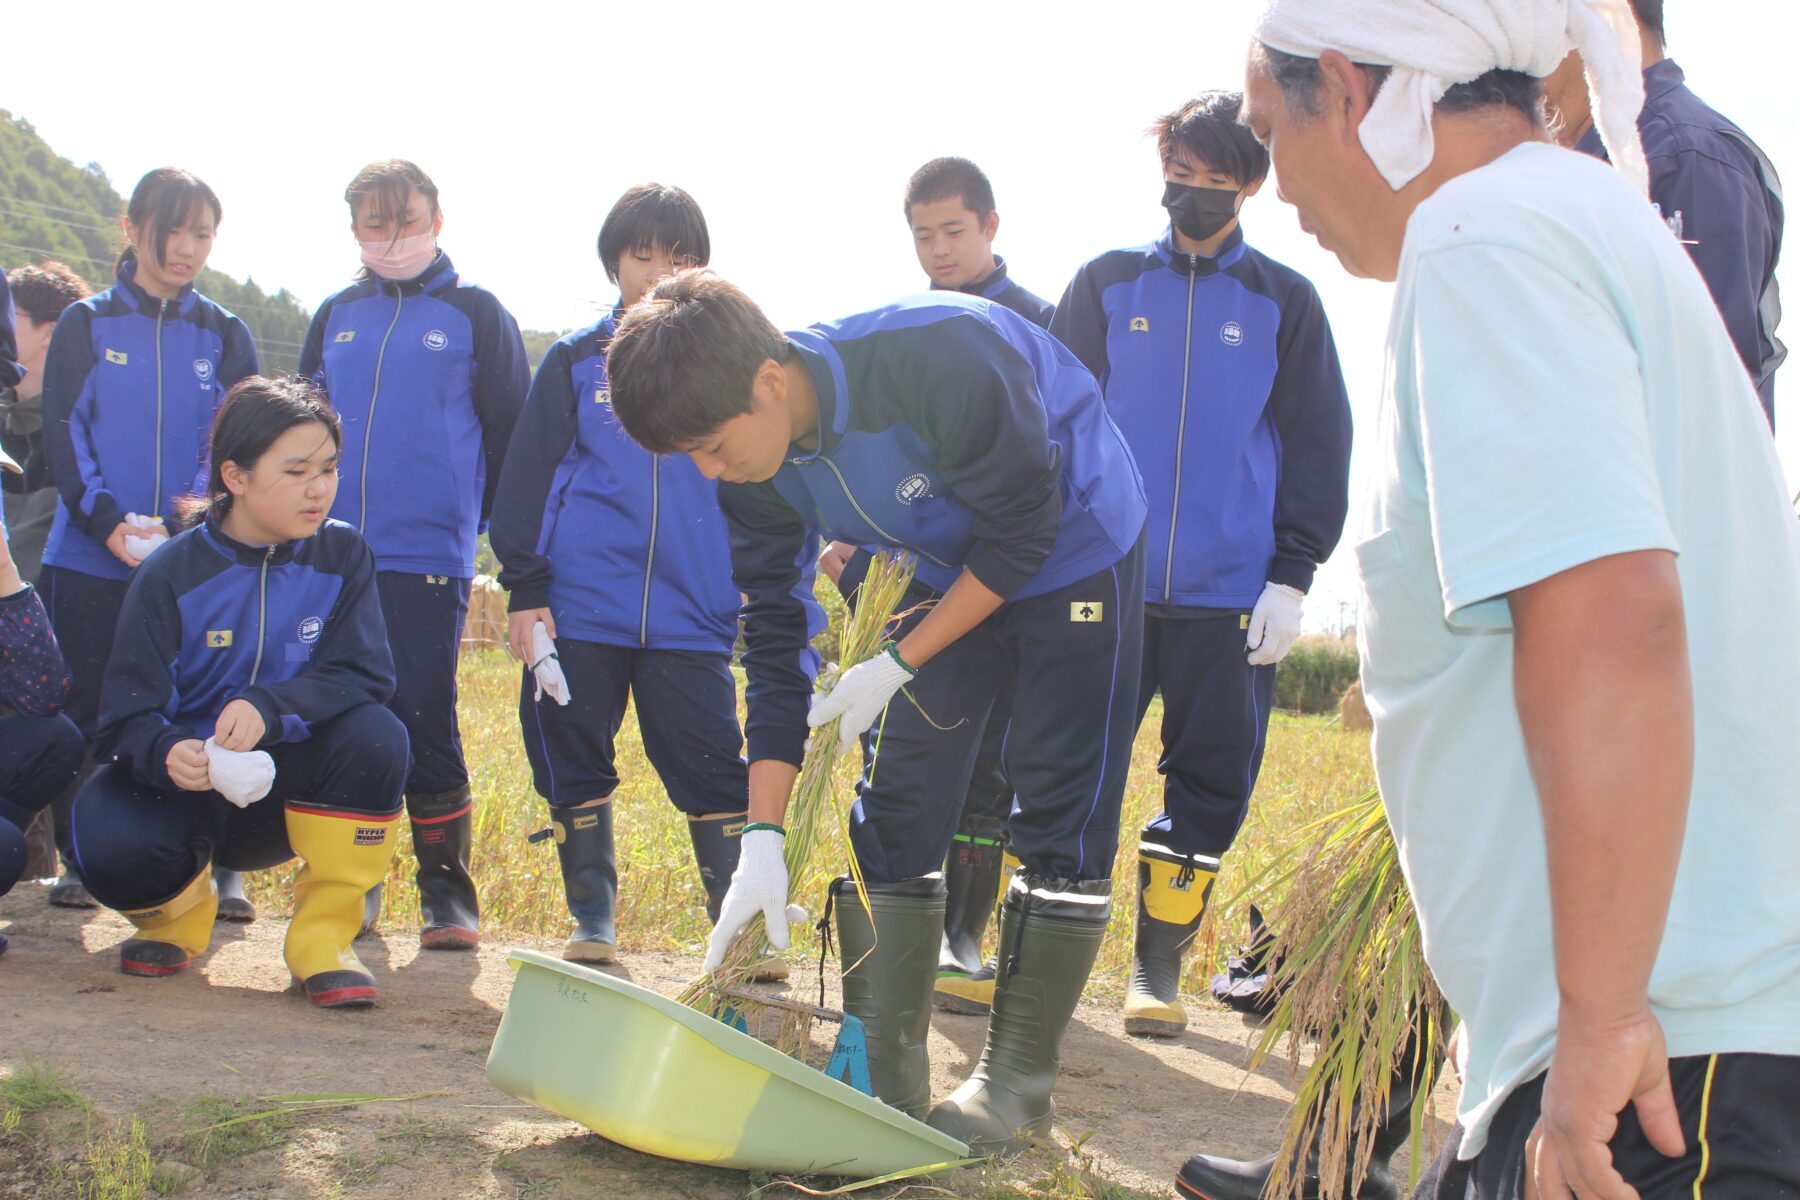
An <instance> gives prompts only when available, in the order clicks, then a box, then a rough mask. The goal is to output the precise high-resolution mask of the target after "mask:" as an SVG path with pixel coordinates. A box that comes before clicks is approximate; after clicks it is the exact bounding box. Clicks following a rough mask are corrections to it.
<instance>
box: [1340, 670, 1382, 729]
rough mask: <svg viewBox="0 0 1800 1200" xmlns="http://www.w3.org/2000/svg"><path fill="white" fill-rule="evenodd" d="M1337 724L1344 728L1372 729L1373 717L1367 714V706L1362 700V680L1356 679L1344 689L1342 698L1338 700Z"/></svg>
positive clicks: (1373, 725)
mask: <svg viewBox="0 0 1800 1200" xmlns="http://www.w3.org/2000/svg"><path fill="white" fill-rule="evenodd" d="M1338 724H1340V725H1342V726H1343V727H1344V728H1345V729H1373V728H1375V719H1374V718H1373V717H1371V716H1370V715H1369V706H1368V705H1367V704H1365V703H1364V702H1363V694H1362V680H1360V679H1359V680H1357V681H1356V682H1355V683H1352V684H1351V685H1350V686H1349V687H1348V688H1346V689H1344V698H1343V699H1342V700H1339V701H1338Z"/></svg>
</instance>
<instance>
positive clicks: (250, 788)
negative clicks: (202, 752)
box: [205, 738, 275, 808]
mask: <svg viewBox="0 0 1800 1200" xmlns="http://www.w3.org/2000/svg"><path fill="white" fill-rule="evenodd" d="M205 745H206V773H207V774H208V775H210V776H212V785H213V791H215V792H217V793H219V795H221V796H223V797H225V798H226V799H227V800H229V801H231V802H232V803H233V804H235V805H237V806H238V807H239V808H249V807H250V806H251V805H252V804H255V803H256V802H257V801H258V800H261V799H262V798H263V797H264V796H266V795H268V794H269V789H270V788H272V787H274V786H275V760H274V759H272V758H270V757H269V752H268V751H267V750H226V749H225V748H223V747H222V746H220V745H219V744H218V743H217V742H215V741H214V740H213V739H211V738H207V739H206V743H205Z"/></svg>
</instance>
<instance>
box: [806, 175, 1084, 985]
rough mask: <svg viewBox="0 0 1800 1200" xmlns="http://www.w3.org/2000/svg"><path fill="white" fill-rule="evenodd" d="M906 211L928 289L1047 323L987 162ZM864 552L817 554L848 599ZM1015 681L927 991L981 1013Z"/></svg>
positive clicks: (930, 179) (1006, 806)
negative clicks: (1019, 268)
mask: <svg viewBox="0 0 1800 1200" xmlns="http://www.w3.org/2000/svg"><path fill="white" fill-rule="evenodd" d="M906 221H907V225H908V226H909V227H910V228H911V229H912V235H913V249H914V251H915V252H916V253H917V254H918V256H919V266H920V267H921V268H922V269H923V270H924V272H925V275H926V277H927V278H928V279H930V280H931V287H932V288H933V289H934V290H937V289H946V290H951V291H958V292H962V293H964V294H966V295H970V296H981V297H983V298H984V299H988V300H992V301H993V302H994V303H996V304H1003V305H1005V306H1006V307H1007V308H1010V309H1012V310H1013V311H1014V312H1016V313H1018V314H1019V315H1020V316H1021V317H1024V318H1025V319H1026V320H1027V321H1030V322H1031V323H1032V324H1033V325H1038V326H1041V327H1043V328H1046V329H1048V328H1049V327H1050V318H1051V316H1052V315H1053V314H1054V313H1055V312H1056V306H1055V305H1053V304H1051V303H1050V302H1049V301H1047V300H1044V299H1042V298H1041V297H1039V296H1036V295H1034V294H1033V293H1031V292H1029V291H1026V290H1025V288H1023V287H1021V286H1020V285H1019V283H1018V282H1017V281H1016V280H1014V279H1012V278H1011V277H1010V276H1009V275H1008V274H1007V270H1006V260H1005V259H1003V258H1001V257H1000V256H999V255H998V254H995V253H994V237H995V235H996V234H997V233H999V230H1000V212H999V209H998V208H997V207H996V206H995V204H994V187H993V184H991V183H990V182H988V177H987V174H986V173H985V172H983V171H982V169H981V168H980V167H978V166H976V165H975V164H974V163H972V162H970V161H969V160H968V159H966V158H934V159H932V160H931V161H930V162H928V163H926V164H925V165H924V166H922V167H920V168H919V169H918V170H917V171H915V172H913V176H912V178H911V179H909V180H908V181H907V184H906ZM868 563H869V552H868V550H866V549H858V548H857V547H854V546H849V545H847V544H845V543H842V542H834V543H832V544H831V545H830V546H829V547H828V548H827V549H826V551H825V553H824V554H823V555H822V556H821V557H820V559H819V565H820V568H821V569H822V570H824V571H826V572H827V573H832V572H833V571H834V570H835V571H837V572H840V573H839V574H834V575H833V579H834V581H835V582H836V583H837V584H838V586H839V588H840V590H842V591H843V593H844V595H845V598H846V599H847V600H849V599H852V598H853V597H854V593H855V590H856V587H857V585H858V584H860V583H861V582H862V578H863V575H864V574H865V573H866V572H867V571H868ZM1011 714H1012V690H1011V689H1010V688H1007V687H1002V688H1001V690H1000V693H999V694H998V695H997V696H995V698H994V708H993V711H992V712H991V713H989V714H988V722H987V729H986V730H985V731H984V732H983V734H982V739H981V750H980V753H979V754H978V755H977V756H976V760H975V771H974V774H973V775H972V776H971V777H970V782H969V795H968V798H967V799H966V800H965V801H964V802H963V815H962V820H961V821H960V822H959V823H958V825H957V829H956V836H955V838H954V839H953V840H952V842H951V844H950V854H949V856H948V857H947V858H946V859H945V860H944V890H945V892H946V895H947V898H946V901H945V905H944V942H943V945H942V946H941V947H940V948H939V951H938V978H937V984H936V987H935V988H934V990H933V993H932V1001H933V1003H934V1004H936V1005H937V1007H939V1008H941V1009H944V1010H945V1011H947V1012H961V1013H972V1014H976V1015H983V1016H985V1015H986V1014H987V1012H988V1009H989V1007H990V1005H991V1004H992V1002H993V996H994V966H993V964H991V963H984V962H983V961H982V956H981V939H982V936H983V934H984V933H985V932H986V930H987V923H988V917H989V916H990V915H991V914H992V913H993V911H994V909H995V907H996V899H995V898H996V896H997V894H998V892H999V888H1000V885H1001V883H1002V867H1003V866H1004V867H1006V868H1013V867H1017V866H1018V860H1017V859H1015V858H1013V856H1012V855H1011V854H1010V853H1008V852H1007V851H1006V848H1005V831H1006V817H1007V814H1008V813H1009V812H1011V811H1012V802H1013V792H1012V785H1011V784H1009V783H1008V782H1007V779H1006V769H1005V766H1004V765H1003V763H1002V761H1001V757H1002V756H1001V749H1002V746H1003V745H1004V743H1005V740H1006V726H1007V720H1008V718H1009V717H1010V716H1011Z"/></svg>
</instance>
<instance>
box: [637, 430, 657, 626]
mask: <svg viewBox="0 0 1800 1200" xmlns="http://www.w3.org/2000/svg"><path fill="white" fill-rule="evenodd" d="M661 508H662V459H660V458H652V459H651V460H650V549H649V550H647V551H646V552H645V553H644V598H643V604H642V606H641V607H640V608H639V609H638V645H639V646H648V645H649V644H650V570H651V568H652V567H653V566H655V564H656V528H657V523H658V520H659V517H660V512H661Z"/></svg>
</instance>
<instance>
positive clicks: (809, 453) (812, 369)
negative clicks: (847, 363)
mask: <svg viewBox="0 0 1800 1200" xmlns="http://www.w3.org/2000/svg"><path fill="white" fill-rule="evenodd" d="M787 339H788V345H790V346H792V347H793V348H794V351H795V353H797V354H799V356H800V362H801V363H802V365H804V366H805V367H806V373H807V374H808V375H810V376H811V377H812V385H813V394H814V396H815V397H816V398H817V399H818V403H819V445H818V447H817V449H813V450H806V449H802V448H801V447H799V446H794V445H790V446H789V447H788V456H787V457H788V461H789V462H791V463H803V462H810V461H811V460H813V459H815V458H818V457H819V456H820V455H824V454H829V453H830V452H831V451H832V450H834V449H836V448H837V444H838V443H839V442H841V441H842V440H843V438H844V431H845V430H846V429H848V428H849V427H850V381H849V377H848V376H847V375H846V374H845V372H844V360H843V359H841V358H839V357H838V354H837V351H836V350H834V349H833V348H832V346H831V343H830V342H829V341H828V340H827V339H826V338H824V337H823V336H821V335H820V334H818V333H816V332H814V331H813V330H811V329H802V330H797V331H794V332H791V333H789V334H788V335H787Z"/></svg>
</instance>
